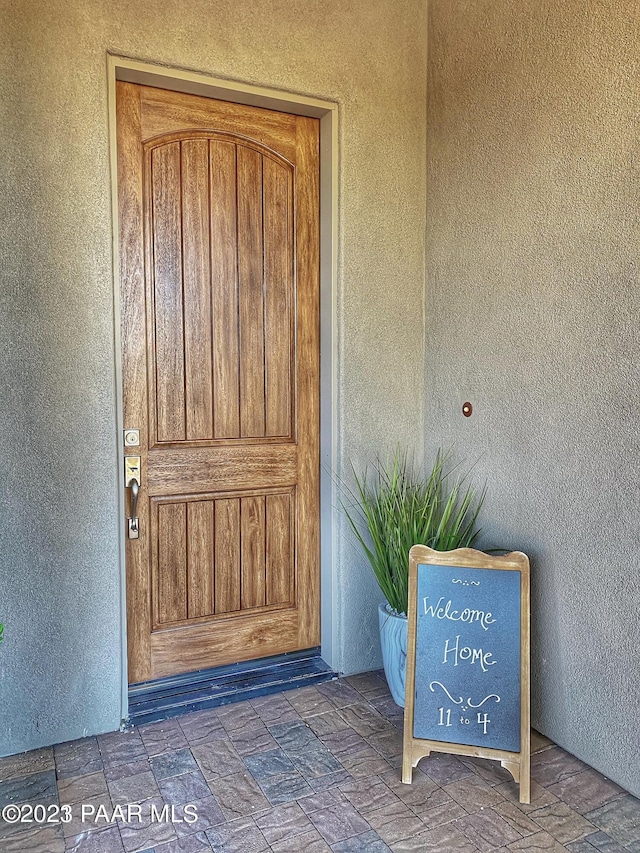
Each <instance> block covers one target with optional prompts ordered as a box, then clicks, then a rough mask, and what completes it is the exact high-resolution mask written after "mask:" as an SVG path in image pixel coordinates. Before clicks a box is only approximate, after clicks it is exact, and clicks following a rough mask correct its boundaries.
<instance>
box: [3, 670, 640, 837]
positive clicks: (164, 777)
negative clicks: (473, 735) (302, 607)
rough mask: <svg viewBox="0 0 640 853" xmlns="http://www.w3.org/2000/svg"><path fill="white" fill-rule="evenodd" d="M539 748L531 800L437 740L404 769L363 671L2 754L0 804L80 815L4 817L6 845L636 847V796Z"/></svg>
mask: <svg viewBox="0 0 640 853" xmlns="http://www.w3.org/2000/svg"><path fill="white" fill-rule="evenodd" d="M532 751H533V755H532V760H531V775H532V802H531V804H530V805H521V804H520V803H519V802H518V789H517V786H516V785H515V783H514V782H513V781H512V780H511V777H510V776H509V774H508V773H507V772H506V771H504V770H503V769H502V768H501V767H500V766H499V765H498V764H496V763H494V762H487V761H480V760H474V759H466V758H456V757H453V756H449V755H432V756H430V757H428V758H425V759H422V761H421V762H420V764H419V766H418V768H417V769H416V770H415V771H414V781H413V784H412V785H410V786H409V785H403V784H402V783H401V782H400V771H399V768H400V766H401V756H402V710H401V709H400V708H398V706H397V705H395V704H394V702H393V700H392V699H391V697H390V695H389V692H388V689H387V686H386V683H385V681H384V677H383V676H381V674H380V673H373V672H372V673H366V674H363V675H357V676H353V677H350V678H342V679H338V680H334V681H328V682H325V683H324V684H320V685H318V686H317V687H304V688H301V689H299V690H291V691H287V692H285V693H281V694H278V695H274V696H267V697H264V698H260V699H254V700H251V701H249V702H241V703H237V704H235V705H226V706H224V707H222V708H216V709H215V710H207V711H197V712H195V713H192V714H188V715H185V716H183V717H179V718H176V719H172V720H167V721H165V722H160V723H152V724H151V725H147V726H141V727H140V728H137V729H134V730H133V731H131V732H115V733H112V734H105V735H99V736H98V737H89V738H84V739H83V740H79V741H74V742H71V743H63V744H58V745H57V746H55V747H49V748H46V749H38V750H34V751H33V752H29V753H24V754H22V755H16V756H10V757H8V758H2V759H0V807H3V806H5V805H12V804H16V805H19V804H29V803H30V804H33V805H35V804H39V805H41V806H44V807H46V808H48V811H47V813H46V814H47V815H48V816H52V817H55V816H56V812H57V810H56V806H62V805H63V804H64V805H68V806H69V807H70V808H69V809H68V810H67V813H68V814H69V815H70V816H71V820H70V822H68V823H51V824H49V825H47V824H45V825H37V824H7V823H6V822H2V821H0V850H1V851H3V853H14V851H16V852H17V851H20V853H29V851H37V853H65V851H73V852H74V853H138V851H146V853H201V851H211V850H214V851H224V853H236V851H237V853H245V851H246V853H262V851H272V852H273V853H296V851H304V853H329V851H333V853H382V851H394V853H404V851H407V853H408V851H443V853H448V851H458V853H494V851H503V853H507V851H550V852H551V853H560V851H570V853H593V851H601V853H625V851H626V853H640V801H638V800H637V799H635V798H634V797H633V796H631V795H630V794H628V793H626V792H625V791H624V790H622V789H621V788H619V787H618V786H617V785H615V784H614V783H613V782H611V781H609V780H607V779H605V778H604V777H603V776H601V775H600V774H599V773H597V772H596V771H595V770H593V769H591V768H590V767H588V766H587V765H586V764H583V763H582V762H581V761H579V760H578V759H577V758H574V757H573V756H571V755H569V754H568V753H567V752H565V751H564V750H562V749H560V748H559V747H558V746H555V745H554V744H553V743H551V742H550V741H549V740H547V739H546V738H544V737H542V736H540V735H537V734H535V733H534V736H533V741H532ZM83 806H84V817H85V820H84V821H83V820H82V807H83ZM118 806H120V807H121V815H120V816H119V815H118V813H117V811H116V814H115V815H114V810H115V809H116V807H118ZM130 806H131V807H133V808H132V809H130V808H129V807H130ZM136 806H139V809H136V808H135V807H136ZM195 814H197V820H194V819H193V817H194V815H195ZM111 821H113V822H111Z"/></svg>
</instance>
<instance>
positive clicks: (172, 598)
mask: <svg viewBox="0 0 640 853" xmlns="http://www.w3.org/2000/svg"><path fill="white" fill-rule="evenodd" d="M186 541H187V508H186V505H185V504H184V503H175V504H160V505H159V506H158V586H157V589H158V608H157V614H158V622H159V623H160V624H163V623H167V622H177V621H178V620H180V619H186V618H187V552H186Z"/></svg>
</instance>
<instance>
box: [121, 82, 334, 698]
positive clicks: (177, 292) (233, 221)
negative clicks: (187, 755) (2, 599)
mask: <svg viewBox="0 0 640 853" xmlns="http://www.w3.org/2000/svg"><path fill="white" fill-rule="evenodd" d="M117 139H118V209H119V245H120V306H121V334H122V372H123V413H124V426H125V429H139V430H140V445H139V447H135V446H134V447H126V448H125V453H126V454H128V455H134V454H139V455H140V457H141V486H140V492H139V499H138V513H137V514H138V517H139V538H138V539H127V542H126V563H127V623H128V628H127V632H128V659H129V681H130V682H139V681H145V680H148V679H152V678H159V677H162V676H166V675H173V674H177V673H182V672H189V671H193V670H197V669H203V668H206V667H210V666H217V665H219V664H226V663H232V662H236V661H242V660H250V659H253V658H258V657H264V656H267V655H273V654H279V653H282V652H287V651H292V650H295V649H305V648H309V647H311V646H314V645H317V644H318V642H319V610H320V606H319V436H318V429H319V426H318V425H319V304H318V303H319V297H318V267H319V260H318V179H319V123H318V120H317V119H312V118H305V117H301V116H294V115H289V114H285V113H278V112H274V111H272V110H263V109H258V108H255V107H246V106H241V105H238V104H231V103H225V102H221V101H214V100H211V99H209V98H202V97H196V96H193V95H183V94H177V93H175V92H169V91H165V90H161V89H155V88H151V87H144V86H138V85H134V84H132V83H120V82H119V83H118V84H117ZM127 491H129V490H127ZM126 504H127V513H128V514H130V513H131V500H130V496H128V497H127V501H126Z"/></svg>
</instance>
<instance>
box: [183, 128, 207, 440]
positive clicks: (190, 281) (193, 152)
mask: <svg viewBox="0 0 640 853" xmlns="http://www.w3.org/2000/svg"><path fill="white" fill-rule="evenodd" d="M181 175H182V181H181V183H182V224H183V236H182V246H183V261H182V267H183V276H184V350H185V352H184V358H185V365H184V369H185V398H186V399H185V405H186V437H187V439H188V440H197V439H202V438H204V439H206V438H213V399H212V397H213V389H212V368H211V333H212V329H211V270H210V262H209V142H208V140H206V139H190V140H185V141H184V142H183V143H182V164H181Z"/></svg>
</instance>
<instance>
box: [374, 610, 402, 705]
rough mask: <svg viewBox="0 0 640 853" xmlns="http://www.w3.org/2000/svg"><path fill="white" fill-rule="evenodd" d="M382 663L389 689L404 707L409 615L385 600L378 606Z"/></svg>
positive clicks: (396, 700)
mask: <svg viewBox="0 0 640 853" xmlns="http://www.w3.org/2000/svg"><path fill="white" fill-rule="evenodd" d="M378 622H379V625H380V645H381V647H382V664H383V666H384V674H385V676H386V679H387V684H388V685H389V690H390V691H391V695H392V696H393V701H394V702H395V703H396V705H400V707H401V708H404V682H405V675H406V671H407V625H408V622H407V617H406V616H399V615H398V614H397V613H394V612H393V611H392V610H391V607H390V606H389V605H388V604H387V603H386V602H385V603H384V604H381V605H380V606H379V607H378Z"/></svg>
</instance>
